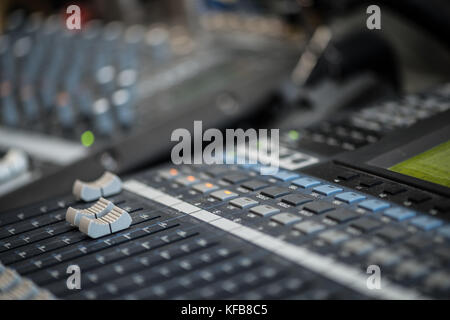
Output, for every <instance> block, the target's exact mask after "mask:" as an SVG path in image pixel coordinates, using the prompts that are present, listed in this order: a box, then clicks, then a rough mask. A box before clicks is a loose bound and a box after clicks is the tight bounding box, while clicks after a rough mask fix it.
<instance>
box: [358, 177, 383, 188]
mask: <svg viewBox="0 0 450 320" xmlns="http://www.w3.org/2000/svg"><path fill="white" fill-rule="evenodd" d="M382 183H383V181H381V180H379V179H376V178H371V177H364V178H361V180H360V182H359V184H360V185H362V186H363V187H367V188H371V187H374V186H377V185H379V184H382Z"/></svg>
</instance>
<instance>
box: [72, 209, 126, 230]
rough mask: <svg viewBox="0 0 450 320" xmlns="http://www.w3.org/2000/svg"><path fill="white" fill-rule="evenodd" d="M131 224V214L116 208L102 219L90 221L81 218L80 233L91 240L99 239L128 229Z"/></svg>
mask: <svg viewBox="0 0 450 320" xmlns="http://www.w3.org/2000/svg"><path fill="white" fill-rule="evenodd" d="M131 222H132V220H131V217H130V214H129V213H128V212H126V211H125V210H123V209H121V208H119V207H116V206H115V207H113V208H112V210H110V211H109V212H108V213H107V214H105V215H104V216H103V217H101V218H97V219H90V218H88V217H85V216H83V217H81V220H80V231H81V232H83V233H84V234H86V235H88V236H89V237H91V238H99V237H103V236H105V235H107V234H110V233H114V232H117V231H120V230H124V229H127V228H128V227H129V226H130V225H131Z"/></svg>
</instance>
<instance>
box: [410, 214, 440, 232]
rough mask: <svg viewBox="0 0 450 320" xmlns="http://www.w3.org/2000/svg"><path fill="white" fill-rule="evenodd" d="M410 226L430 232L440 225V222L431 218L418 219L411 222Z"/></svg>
mask: <svg viewBox="0 0 450 320" xmlns="http://www.w3.org/2000/svg"><path fill="white" fill-rule="evenodd" d="M411 224H412V225H414V226H416V227H417V228H419V229H422V230H431V229H434V228H437V227H439V226H441V225H442V221H441V220H439V219H436V218H431V217H425V216H422V217H418V218H415V219H413V220H411Z"/></svg>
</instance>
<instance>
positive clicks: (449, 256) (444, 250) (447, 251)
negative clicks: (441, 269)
mask: <svg viewBox="0 0 450 320" xmlns="http://www.w3.org/2000/svg"><path fill="white" fill-rule="evenodd" d="M434 255H435V256H438V257H440V258H441V259H443V260H444V261H446V262H449V261H450V248H449V247H440V248H437V249H436V250H434Z"/></svg>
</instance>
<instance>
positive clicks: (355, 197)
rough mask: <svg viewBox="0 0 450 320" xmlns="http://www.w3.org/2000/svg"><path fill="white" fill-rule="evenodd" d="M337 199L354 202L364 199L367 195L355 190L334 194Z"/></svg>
mask: <svg viewBox="0 0 450 320" xmlns="http://www.w3.org/2000/svg"><path fill="white" fill-rule="evenodd" d="M334 197H335V198H336V199H338V200H341V201H344V202H347V203H354V202H356V201H360V200H364V199H365V198H366V197H365V196H363V195H362V194H359V193H355V192H344V193H340V194H337V195H335V196H334Z"/></svg>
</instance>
